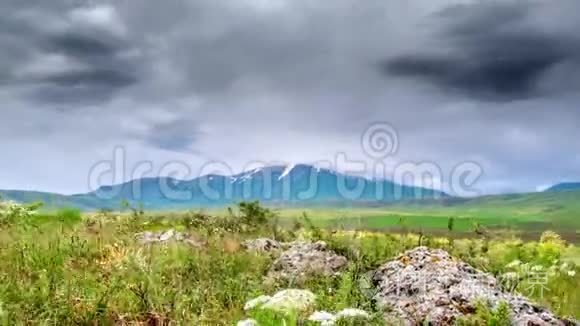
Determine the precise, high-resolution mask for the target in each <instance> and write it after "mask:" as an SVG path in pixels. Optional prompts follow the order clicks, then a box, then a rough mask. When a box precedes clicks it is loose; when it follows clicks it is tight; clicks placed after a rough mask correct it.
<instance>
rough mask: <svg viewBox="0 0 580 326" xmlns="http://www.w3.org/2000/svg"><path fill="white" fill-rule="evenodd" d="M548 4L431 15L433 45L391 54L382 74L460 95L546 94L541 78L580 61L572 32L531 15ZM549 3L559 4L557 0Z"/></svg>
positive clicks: (579, 44) (489, 5) (487, 5)
mask: <svg viewBox="0 0 580 326" xmlns="http://www.w3.org/2000/svg"><path fill="white" fill-rule="evenodd" d="M547 5H548V4H546V3H541V2H528V1H517V2H512V1H504V2H495V1H492V2H480V3H478V4H475V5H474V4H471V5H458V6H454V7H451V8H448V9H446V10H444V11H442V12H441V13H439V14H438V15H437V16H436V17H434V18H433V19H437V20H439V21H440V24H439V26H438V27H437V30H438V32H437V33H434V37H435V38H436V40H438V43H439V44H438V47H439V48H438V49H437V48H436V49H424V50H423V51H419V53H412V54H406V55H403V56H399V57H395V58H390V59H388V60H386V61H385V62H384V63H383V65H382V68H383V70H384V72H385V73H387V74H391V75H393V76H402V77H405V76H406V77H416V78H418V79H420V80H421V79H422V80H425V81H427V82H429V83H432V84H434V85H436V86H438V87H440V88H443V89H448V90H452V91H456V92H458V93H464V94H463V95H465V96H476V97H480V98H484V99H489V100H513V99H521V98H529V97H541V96H545V95H546V91H547V90H545V89H542V85H541V81H542V80H543V79H544V78H546V76H547V75H548V73H549V72H550V71H551V70H553V69H555V68H557V67H559V66H562V65H566V64H573V65H580V38H578V36H577V34H576V33H573V32H571V31H562V30H557V29H554V28H549V27H547V26H542V24H538V20H537V19H536V17H535V16H534V14H535V13H538V12H542V11H543V9H544V7H545V6H547ZM550 5H551V6H558V1H556V2H554V3H552V4H550ZM554 19H557V17H554ZM427 50H436V51H432V53H428V52H427ZM437 51H439V52H440V53H439V54H438V53H436V52H437ZM421 52H424V53H421ZM578 86H580V84H578V83H577V82H576V81H575V83H572V84H569V85H568V87H567V88H565V89H557V90H552V91H557V92H565V91H571V90H572V91H575V90H577V89H578Z"/></svg>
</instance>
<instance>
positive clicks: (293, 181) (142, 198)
mask: <svg viewBox="0 0 580 326" xmlns="http://www.w3.org/2000/svg"><path fill="white" fill-rule="evenodd" d="M0 194H1V195H2V196H4V197H5V198H8V199H12V200H16V201H25V202H28V201H36V200H40V201H44V202H46V203H48V204H49V205H50V206H73V207H78V208H81V209H99V208H116V207H118V206H119V203H120V202H121V201H123V200H127V201H129V202H130V203H132V204H140V205H143V207H144V208H146V209H178V208H191V207H208V206H225V205H228V204H231V203H235V202H239V201H243V200H259V201H261V202H264V203H267V204H269V205H280V206H289V205H292V206H312V205H330V206H334V205H344V204H345V203H359V204H360V203H374V204H380V203H382V204H386V203H393V202H398V201H406V200H413V201H416V200H423V199H433V198H444V197H448V196H447V195H446V194H445V193H442V192H439V191H436V190H432V189H427V188H419V187H413V186H405V185H399V184H395V183H393V182H391V181H389V180H384V179H368V178H364V177H360V176H352V175H348V174H342V173H339V172H336V171H333V170H329V169H324V168H318V167H314V166H311V165H304V164H298V165H292V166H271V167H264V168H257V169H254V170H252V171H247V172H243V173H240V174H236V175H232V176H224V175H218V174H211V175H205V176H202V177H199V178H195V179H192V180H177V179H173V178H143V179H137V180H132V181H129V182H125V183H122V184H117V185H112V186H103V187H100V188H99V189H98V190H97V191H95V192H91V193H87V194H78V195H72V196H64V195H57V194H49V193H37V192H18V191H5V192H2V191H0Z"/></svg>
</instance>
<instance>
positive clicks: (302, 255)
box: [268, 241, 348, 281]
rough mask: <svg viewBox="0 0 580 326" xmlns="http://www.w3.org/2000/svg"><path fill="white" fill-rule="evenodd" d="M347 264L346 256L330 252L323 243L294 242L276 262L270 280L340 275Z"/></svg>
mask: <svg viewBox="0 0 580 326" xmlns="http://www.w3.org/2000/svg"><path fill="white" fill-rule="evenodd" d="M347 264H348V260H347V259H346V258H345V257H344V256H340V255H338V254H336V253H335V252H333V251H331V250H329V249H328V248H327V246H326V243H325V242H323V241H318V242H315V243H311V242H293V243H290V244H289V249H288V250H286V251H284V252H282V254H281V255H280V257H279V258H278V259H276V261H274V263H273V264H272V266H271V268H270V270H269V272H268V279H270V280H289V281H300V280H303V279H306V278H308V277H316V276H333V275H338V274H339V273H340V271H341V270H343V269H344V268H345V267H346V266H347Z"/></svg>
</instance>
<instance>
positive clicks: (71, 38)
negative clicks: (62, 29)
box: [46, 33, 119, 57]
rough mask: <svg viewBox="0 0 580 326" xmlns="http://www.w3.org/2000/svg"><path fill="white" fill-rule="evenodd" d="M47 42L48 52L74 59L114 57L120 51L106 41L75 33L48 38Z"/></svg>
mask: <svg viewBox="0 0 580 326" xmlns="http://www.w3.org/2000/svg"><path fill="white" fill-rule="evenodd" d="M46 42H47V48H48V51H51V52H61V53H65V54H67V55H70V56H74V57H98V56H113V55H115V53H116V52H117V51H119V47H118V46H114V45H112V44H110V43H108V42H106V41H104V40H99V39H98V38H96V37H90V36H85V35H80V34H74V33H63V34H60V35H55V36H52V37H48V38H47V40H46Z"/></svg>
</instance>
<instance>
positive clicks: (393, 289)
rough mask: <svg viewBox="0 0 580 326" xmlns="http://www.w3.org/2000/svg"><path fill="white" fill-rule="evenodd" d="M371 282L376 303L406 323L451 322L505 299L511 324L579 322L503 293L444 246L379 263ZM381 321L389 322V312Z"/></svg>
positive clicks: (439, 323)
mask: <svg viewBox="0 0 580 326" xmlns="http://www.w3.org/2000/svg"><path fill="white" fill-rule="evenodd" d="M372 280H373V283H374V285H375V287H376V292H375V295H374V299H375V300H376V301H377V303H378V305H379V306H380V307H384V308H386V309H388V310H391V312H392V313H394V314H395V316H396V318H397V319H398V320H399V322H401V321H402V323H403V324H405V325H416V324H420V325H422V324H424V323H430V324H433V325H454V324H455V322H456V321H457V319H458V318H460V317H465V316H467V315H470V314H472V313H475V312H476V306H477V303H478V302H484V303H486V304H487V305H488V306H489V307H490V308H492V309H493V308H496V307H498V306H499V305H500V303H502V302H504V303H506V304H507V305H508V307H509V308H510V312H511V318H512V323H513V324H515V325H557V326H565V325H577V323H575V322H571V321H566V320H562V319H559V318H558V317H556V316H555V315H554V314H552V313H551V312H550V311H548V310H546V309H544V308H542V307H540V306H538V305H536V304H534V303H531V302H530V301H529V300H528V299H526V298H524V297H522V296H519V295H516V294H512V293H506V292H503V291H502V290H501V289H500V287H499V286H498V282H497V280H496V279H495V278H494V277H492V276H491V275H489V274H487V273H484V272H481V271H479V270H476V269H475V268H473V267H471V266H470V265H468V264H466V263H465V262H462V261H460V260H457V259H454V258H452V257H451V256H450V255H449V254H448V253H447V252H445V251H443V250H432V249H428V248H426V247H419V248H416V249H413V250H410V251H407V252H405V253H404V254H402V255H400V256H399V257H397V258H396V259H395V260H393V261H390V262H388V263H386V264H384V265H383V266H381V267H379V268H378V269H377V270H376V271H375V272H374V274H373V277H372ZM385 319H386V320H388V321H390V322H392V315H390V316H386V317H385Z"/></svg>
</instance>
